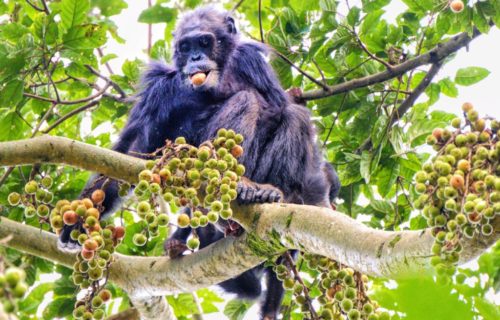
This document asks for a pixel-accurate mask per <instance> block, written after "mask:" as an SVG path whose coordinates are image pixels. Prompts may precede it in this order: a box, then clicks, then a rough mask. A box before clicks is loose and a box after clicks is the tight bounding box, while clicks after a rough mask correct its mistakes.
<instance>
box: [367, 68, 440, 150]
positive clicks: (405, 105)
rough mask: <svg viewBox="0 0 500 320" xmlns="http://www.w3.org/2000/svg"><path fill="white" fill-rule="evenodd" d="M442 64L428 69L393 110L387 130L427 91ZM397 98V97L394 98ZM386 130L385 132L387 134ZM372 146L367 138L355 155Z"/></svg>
mask: <svg viewBox="0 0 500 320" xmlns="http://www.w3.org/2000/svg"><path fill="white" fill-rule="evenodd" d="M441 66H442V62H436V63H434V64H433V65H432V67H431V68H430V69H429V72H427V74H426V75H425V77H424V79H422V81H421V82H420V83H419V84H418V86H417V87H416V88H415V90H413V91H412V93H411V94H410V95H408V97H406V99H405V100H404V101H403V102H402V103H401V105H400V106H399V108H397V110H394V112H392V113H391V116H390V119H389V122H388V123H387V130H388V129H390V127H391V126H392V125H393V124H394V123H396V122H397V121H399V119H400V118H401V116H402V115H404V114H405V113H406V112H407V111H408V110H410V108H411V107H412V106H413V105H414V104H415V101H417V99H418V97H420V95H421V94H422V93H423V92H424V91H425V89H427V87H428V86H429V84H431V82H432V79H434V77H435V76H436V75H437V73H438V72H439V70H440V69H441ZM396 98H397V97H396ZM387 130H386V132H387ZM371 146H372V139H371V137H368V139H366V140H365V141H364V142H363V143H362V144H361V146H360V147H359V148H358V149H357V153H360V152H362V151H364V150H368V149H370V148H371Z"/></svg>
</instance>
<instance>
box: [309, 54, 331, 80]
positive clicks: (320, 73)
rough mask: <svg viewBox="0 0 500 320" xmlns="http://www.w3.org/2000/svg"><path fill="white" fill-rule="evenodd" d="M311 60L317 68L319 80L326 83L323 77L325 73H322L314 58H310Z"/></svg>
mask: <svg viewBox="0 0 500 320" xmlns="http://www.w3.org/2000/svg"><path fill="white" fill-rule="evenodd" d="M311 61H312V63H313V64H314V66H315V67H316V69H318V72H319V75H320V76H321V80H322V81H323V83H324V84H325V85H326V84H327V83H326V78H325V74H324V73H323V70H321V68H320V67H319V65H318V63H317V62H316V59H314V58H312V59H311Z"/></svg>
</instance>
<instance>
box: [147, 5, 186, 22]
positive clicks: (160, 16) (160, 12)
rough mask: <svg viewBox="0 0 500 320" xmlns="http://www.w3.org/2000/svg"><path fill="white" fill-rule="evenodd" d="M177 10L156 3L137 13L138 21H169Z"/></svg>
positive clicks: (173, 17)
mask: <svg viewBox="0 0 500 320" xmlns="http://www.w3.org/2000/svg"><path fill="white" fill-rule="evenodd" d="M176 15H177V11H175V10H174V9H171V8H167V7H164V6H162V5H161V4H156V5H154V6H152V7H150V8H147V9H146V10H144V11H142V12H141V14H140V15H139V20H138V21H139V22H142V23H162V22H171V21H173V20H174V19H175V17H176Z"/></svg>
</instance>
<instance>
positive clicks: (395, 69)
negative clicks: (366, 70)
mask: <svg viewBox="0 0 500 320" xmlns="http://www.w3.org/2000/svg"><path fill="white" fill-rule="evenodd" d="M480 34H481V33H480V32H479V31H478V30H474V33H473V34H472V37H469V36H468V34H467V32H464V33H461V34H459V35H456V36H454V37H452V38H451V39H450V40H448V41H447V42H445V43H440V44H438V45H437V46H436V47H434V48H433V49H431V50H429V51H427V52H426V53H424V54H421V55H419V56H416V57H415V58H413V59H410V60H407V61H405V62H403V63H401V64H398V65H395V66H392V69H390V70H385V71H382V72H379V73H375V74H372V75H369V76H366V77H363V78H358V79H353V80H350V81H347V82H344V83H340V84H337V85H333V86H329V87H328V90H323V89H319V90H312V91H308V92H304V93H303V94H302V98H303V99H305V100H315V99H321V98H326V97H329V96H332V95H335V94H339V93H343V92H347V91H351V90H354V89H358V88H363V87H367V86H370V85H372V84H375V83H380V82H384V81H387V80H390V79H393V78H395V77H398V76H401V75H403V74H404V73H406V72H408V71H410V70H413V69H415V68H418V67H420V66H423V65H426V64H429V63H435V62H438V61H441V60H442V59H444V58H446V57H447V56H449V55H451V54H452V53H455V52H457V51H458V50H459V49H461V48H463V47H465V46H467V45H468V44H469V43H470V42H471V41H472V39H474V38H476V37H477V36H479V35H480Z"/></svg>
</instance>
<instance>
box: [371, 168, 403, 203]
mask: <svg viewBox="0 0 500 320" xmlns="http://www.w3.org/2000/svg"><path fill="white" fill-rule="evenodd" d="M380 165H381V168H382V169H381V170H380V171H379V172H378V173H377V176H376V180H377V182H376V184H377V188H378V193H380V195H381V196H382V197H385V196H386V195H387V194H388V193H389V192H390V191H391V189H392V188H393V187H394V185H395V183H396V179H397V178H398V176H399V167H400V164H399V161H396V160H394V159H386V160H384V161H383V162H381V164H380Z"/></svg>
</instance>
